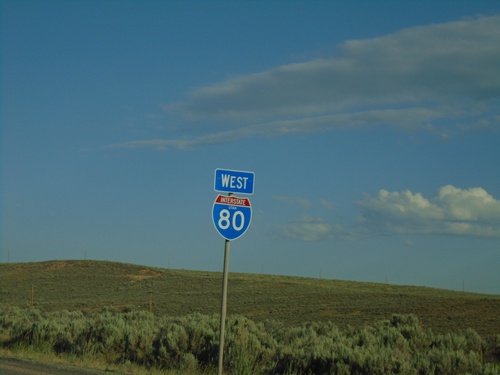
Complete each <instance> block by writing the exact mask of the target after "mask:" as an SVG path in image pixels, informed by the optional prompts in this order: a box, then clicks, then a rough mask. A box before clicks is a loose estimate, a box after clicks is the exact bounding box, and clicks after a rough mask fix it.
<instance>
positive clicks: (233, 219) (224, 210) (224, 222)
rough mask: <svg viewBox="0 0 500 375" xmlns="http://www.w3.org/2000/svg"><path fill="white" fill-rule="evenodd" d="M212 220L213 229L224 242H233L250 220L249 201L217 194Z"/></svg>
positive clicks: (250, 208) (245, 228)
mask: <svg viewBox="0 0 500 375" xmlns="http://www.w3.org/2000/svg"><path fill="white" fill-rule="evenodd" d="M212 218H213V221H214V225H215V229H217V231H218V232H219V233H220V235H221V236H222V237H224V238H225V239H226V240H229V241H231V240H235V239H237V238H239V237H241V236H242V235H243V233H245V232H246V230H247V229H248V226H249V225H250V220H251V219H252V207H251V206H250V199H248V198H239V197H235V196H234V195H232V196H226V195H221V194H219V195H218V196H217V198H216V199H215V202H214V207H213V210H212Z"/></svg>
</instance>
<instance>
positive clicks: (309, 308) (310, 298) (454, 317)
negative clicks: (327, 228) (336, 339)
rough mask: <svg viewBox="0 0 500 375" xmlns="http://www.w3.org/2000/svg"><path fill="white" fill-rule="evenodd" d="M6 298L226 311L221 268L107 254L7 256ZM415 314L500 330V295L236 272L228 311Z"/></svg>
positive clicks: (58, 304) (47, 304) (3, 268)
mask: <svg viewBox="0 0 500 375" xmlns="http://www.w3.org/2000/svg"><path fill="white" fill-rule="evenodd" d="M0 286H1V287H0V301H1V303H2V304H10V305H14V306H23V307H24V306H27V305H30V304H31V302H32V290H33V291H34V293H33V297H34V298H33V302H34V306H35V307H37V308H39V309H41V310H44V311H56V310H83V311H95V310H100V309H102V308H105V307H109V306H114V307H116V308H118V309H134V310H135V309H139V310H149V308H150V301H151V297H152V300H153V311H154V313H155V314H157V315H168V316H180V315H187V314H190V313H194V312H199V313H203V314H218V313H219V312H220V300H221V288H222V273H217V272H203V271H186V270H171V269H162V268H154V267H145V266H139V265H132V264H124V263H115V262H107V261H66V260H65V261H48V262H37V263H7V264H6V263H3V264H0ZM394 313H397V314H409V313H411V314H415V315H417V316H418V317H419V319H420V320H421V322H422V325H423V326H424V327H426V328H431V329H432V330H433V331H434V332H436V333H443V332H462V331H465V330H466V329H467V328H472V329H474V330H475V331H476V332H478V333H479V334H480V335H482V336H484V337H485V336H490V335H496V334H500V296H495V295H483V294H474V293H464V292H456V291H448V290H442V289H434V288H424V287H412V286H396V285H387V284H376V283H362V282H353V281H339V280H324V279H312V278H300V277H289V276H273V275H255V274H240V273H230V275H229V290H228V314H229V315H230V314H241V315H245V316H246V317H248V318H250V319H252V320H254V321H264V320H267V319H274V320H280V321H282V322H284V323H285V324H288V325H295V324H298V323H302V322H306V321H327V320H329V321H332V322H334V323H335V324H336V325H338V326H339V327H346V326H347V325H351V326H353V327H361V326H363V325H365V324H371V323H373V322H374V321H377V320H381V319H386V318H388V317H390V316H391V315H392V314H394Z"/></svg>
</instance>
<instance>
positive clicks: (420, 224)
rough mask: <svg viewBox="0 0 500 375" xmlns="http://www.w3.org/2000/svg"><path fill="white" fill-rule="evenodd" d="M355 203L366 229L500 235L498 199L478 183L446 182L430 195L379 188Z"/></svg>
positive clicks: (418, 232)
mask: <svg viewBox="0 0 500 375" xmlns="http://www.w3.org/2000/svg"><path fill="white" fill-rule="evenodd" d="M358 206H359V207H361V208H362V209H363V216H362V224H363V226H364V227H365V228H367V229H368V230H370V231H376V232H393V233H415V234H446V235H467V236H479V237H500V201H498V200H496V199H494V198H493V197H492V196H491V195H490V194H488V193H487V192H486V191H485V190H484V189H483V188H480V187H476V188H471V189H465V190H462V189H459V188H456V187H454V186H451V185H446V186H443V187H442V188H440V189H439V191H438V193H437V195H436V196H435V197H433V198H430V199H427V198H425V197H423V196H422V194H420V193H412V192H411V191H409V190H405V191H402V192H389V191H387V190H380V191H379V193H378V195H377V196H375V197H372V196H370V195H368V194H366V195H365V197H364V198H363V199H362V200H360V201H358Z"/></svg>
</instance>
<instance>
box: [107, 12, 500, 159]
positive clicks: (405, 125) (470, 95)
mask: <svg viewBox="0 0 500 375" xmlns="http://www.w3.org/2000/svg"><path fill="white" fill-rule="evenodd" d="M499 40H500V16H492V17H480V18H474V19H467V20H462V21H457V22H450V23H445V24H437V25H430V26H422V27H414V28H409V29H404V30H402V31H400V32H397V33H394V34H391V35H387V36H383V37H379V38H373V39H366V40H352V41H347V42H345V43H344V44H343V45H341V46H340V47H339V49H338V51H337V53H336V54H335V55H334V56H333V57H331V58H325V59H318V60H313V61H306V62H302V63H295V64H289V65H284V66H279V67H276V68H274V69H271V70H268V71H264V72H259V73H255V74H249V75H245V76H239V77H234V78H231V79H228V80H226V81H224V82H220V83H216V84H214V85H212V86H206V87H200V88H198V89H195V90H194V91H192V92H191V93H189V94H188V96H187V98H186V100H185V101H182V102H178V103H170V104H167V105H166V106H165V109H166V110H167V111H168V112H171V113H177V114H180V115H181V116H183V117H184V118H185V119H186V120H189V121H194V122H200V124H199V125H197V126H199V131H200V132H204V134H203V135H200V136H198V137H195V138H189V139H187V140H176V139H163V140H148V141H133V142H128V143H123V144H119V145H114V146H113V147H152V148H156V149H160V150H164V149H169V148H177V149H182V148H186V147H195V146H199V145H206V144H214V143H224V142H232V141H235V140H238V139H241V138H246V137H255V136H266V137H269V136H280V135H287V134H294V133H304V132H318V131H328V130H334V129H338V128H347V127H356V126H373V125H389V126H392V127H394V128H398V129H413V130H414V129H420V130H426V131H432V132H436V133H438V134H443V133H447V132H450V131H458V130H464V129H466V130H470V129H474V128H476V127H480V128H482V129H484V128H491V129H493V128H495V127H498V118H499V116H500V44H499V43H498V41H499ZM207 123H210V129H211V130H208V128H204V127H203V125H204V124H207ZM443 128H444V129H445V130H443ZM190 129H191V130H192V128H190Z"/></svg>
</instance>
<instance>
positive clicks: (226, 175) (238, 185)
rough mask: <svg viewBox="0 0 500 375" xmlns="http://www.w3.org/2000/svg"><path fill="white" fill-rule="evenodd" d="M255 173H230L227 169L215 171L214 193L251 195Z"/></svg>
mask: <svg viewBox="0 0 500 375" xmlns="http://www.w3.org/2000/svg"><path fill="white" fill-rule="evenodd" d="M254 180H255V173H253V172H246V171H232V170H228V169H219V168H217V169H216V170H215V187H214V190H215V191H224V192H228V193H240V194H253V186H254Z"/></svg>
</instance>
